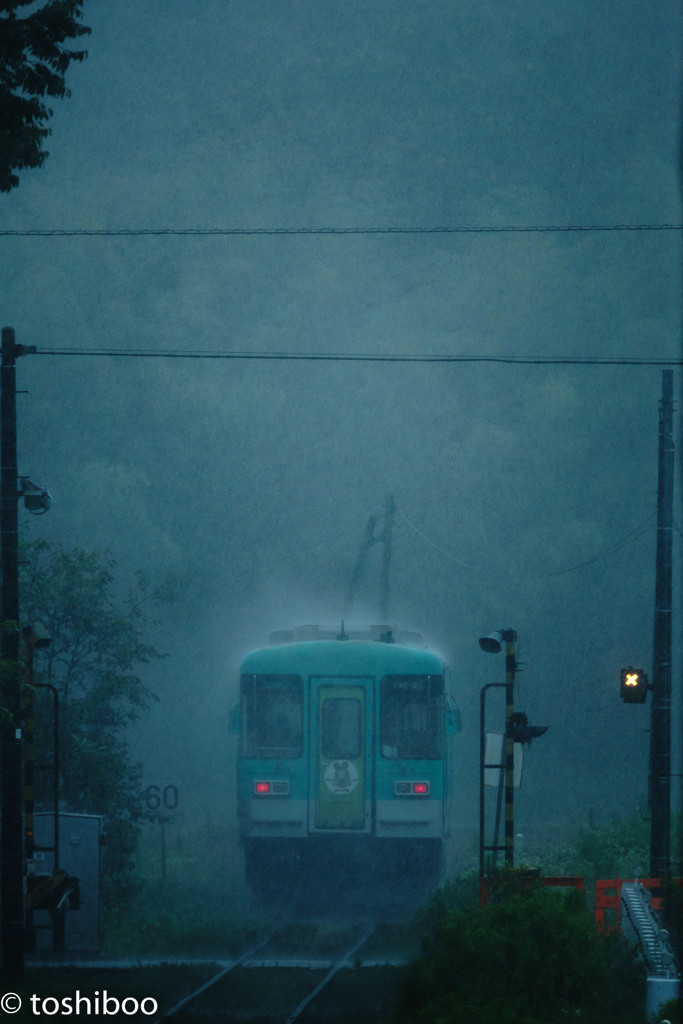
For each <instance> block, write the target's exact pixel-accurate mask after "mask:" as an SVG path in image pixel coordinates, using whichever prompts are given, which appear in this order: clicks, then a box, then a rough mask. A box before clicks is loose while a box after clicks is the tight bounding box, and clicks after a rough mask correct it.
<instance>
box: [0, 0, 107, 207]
mask: <svg viewBox="0 0 683 1024" xmlns="http://www.w3.org/2000/svg"><path fill="white" fill-rule="evenodd" d="M82 4H83V0H47V3H44V4H41V5H40V6H39V7H37V8H36V9H35V10H32V11H31V12H30V13H28V14H26V16H25V17H18V11H19V8H21V7H27V6H33V7H35V3H34V2H33V0H0V191H2V192H9V191H11V189H13V188H15V187H16V186H17V185H18V184H19V178H18V177H17V175H16V174H15V173H14V171H15V170H17V169H23V168H25V167H41V166H42V165H43V163H44V162H45V159H46V158H47V156H48V152H47V150H44V149H43V148H42V146H43V142H44V140H45V139H46V138H47V136H48V135H50V133H51V132H50V129H49V128H46V127H45V122H46V121H47V120H48V118H50V117H51V116H52V110H51V109H50V108H49V107H47V106H46V105H45V103H44V102H43V97H45V96H53V97H57V98H59V99H63V98H64V97H68V96H70V95H71V93H70V91H69V89H67V87H66V85H65V81H64V76H65V74H66V71H67V68H68V67H69V64H70V63H71V61H73V60H76V61H82V60H84V59H85V57H86V56H87V51H86V50H69V49H67V48H66V47H65V46H64V45H63V44H64V41H65V40H67V39H76V38H78V37H80V36H84V35H88V34H89V33H90V29H89V28H87V27H86V26H85V25H81V24H80V19H81V18H82V11H81V7H82Z"/></svg>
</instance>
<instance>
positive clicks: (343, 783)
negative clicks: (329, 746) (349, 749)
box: [325, 761, 358, 793]
mask: <svg viewBox="0 0 683 1024" xmlns="http://www.w3.org/2000/svg"><path fill="white" fill-rule="evenodd" d="M325 785H326V786H327V788H328V789H329V791H330V792H331V793H352V792H353V790H354V789H355V788H356V786H357V785H358V769H357V768H356V766H355V764H350V763H349V762H348V761H335V762H334V763H333V764H328V766H327V768H326V769H325Z"/></svg>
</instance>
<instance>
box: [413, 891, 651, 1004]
mask: <svg viewBox="0 0 683 1024" xmlns="http://www.w3.org/2000/svg"><path fill="white" fill-rule="evenodd" d="M438 916H439V918H440V922H439V923H438V924H437V925H436V926H435V927H434V929H433V931H431V932H430V933H429V934H428V936H427V938H426V939H425V941H424V945H423V953H422V956H421V957H420V958H419V959H418V960H417V961H415V963H414V964H413V966H412V968H411V971H410V974H409V978H408V981H407V983H406V985H405V988H404V991H403V993H402V997H401V1000H400V1004H399V1008H398V1013H397V1020H398V1022H399V1024H435V1022H438V1024H469V1022H471V1021H477V1024H494V1022H495V1024H557V1022H558V1021H560V1020H565V1019H567V1020H569V1019H574V1018H576V1019H580V1020H581V1021H584V1022H585V1024H598V1022H600V1024H603V1022H604V1021H605V1020H618V1021H620V1022H622V1024H640V1022H641V1021H642V1018H643V1006H644V987H643V981H642V978H641V977H640V975H639V973H638V972H637V971H636V970H634V968H633V963H632V961H631V960H630V958H629V957H628V954H627V953H626V952H625V951H624V950H623V949H622V948H621V946H620V944H619V943H618V942H616V941H615V940H611V939H607V938H606V937H604V936H602V935H600V934H598V932H597V930H596V929H595V926H594V924H593V922H592V920H591V918H590V916H589V914H588V913H587V911H586V909H585V906H584V903H583V898H582V897H581V896H580V894H578V893H575V892H573V891H572V892H563V893H557V892H553V891H551V890H548V889H544V888H541V887H539V886H534V885H532V886H530V887H529V888H526V887H520V886H516V887H515V886H509V887H507V888H501V889H499V890H497V897H496V902H491V903H489V904H487V905H485V906H484V907H481V908H475V909H472V908H470V909H454V910H450V911H445V912H444V908H443V906H441V908H440V912H439V915H438Z"/></svg>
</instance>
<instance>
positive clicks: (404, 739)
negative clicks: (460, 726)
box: [380, 676, 444, 760]
mask: <svg viewBox="0 0 683 1024" xmlns="http://www.w3.org/2000/svg"><path fill="white" fill-rule="evenodd" d="M443 721H444V697H443V677H442V676H384V678H383V679H382V681H381V684H380V744H381V749H382V756H383V757H390V758H398V759H399V760H404V759H405V760H408V759H410V758H424V759H426V760H435V759H437V758H440V757H443Z"/></svg>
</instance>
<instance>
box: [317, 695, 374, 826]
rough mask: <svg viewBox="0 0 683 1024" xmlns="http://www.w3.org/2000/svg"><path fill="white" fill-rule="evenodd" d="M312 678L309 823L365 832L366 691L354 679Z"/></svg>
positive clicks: (366, 776) (367, 821) (366, 769)
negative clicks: (312, 804) (311, 798)
mask: <svg viewBox="0 0 683 1024" xmlns="http://www.w3.org/2000/svg"><path fill="white" fill-rule="evenodd" d="M311 683H312V687H311V710H312V712H313V714H312V715H311V727H312V734H311V754H312V757H311V762H312V763H311V783H312V786H311V788H312V792H313V793H314V794H315V798H314V807H313V808H311V811H312V815H311V816H312V821H311V826H312V827H313V829H335V830H350V831H356V832H367V831H369V829H370V815H369V811H368V812H367V813H366V790H367V783H368V779H369V775H368V767H367V763H366V762H367V747H368V736H367V731H368V730H367V713H368V709H367V706H366V693H367V690H366V688H365V687H364V686H361V685H357V684H356V681H355V680H353V679H329V678H324V679H320V678H318V679H312V680H311Z"/></svg>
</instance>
